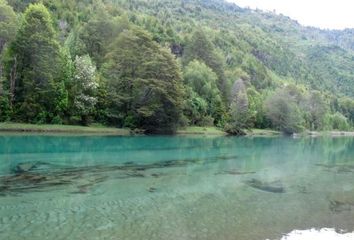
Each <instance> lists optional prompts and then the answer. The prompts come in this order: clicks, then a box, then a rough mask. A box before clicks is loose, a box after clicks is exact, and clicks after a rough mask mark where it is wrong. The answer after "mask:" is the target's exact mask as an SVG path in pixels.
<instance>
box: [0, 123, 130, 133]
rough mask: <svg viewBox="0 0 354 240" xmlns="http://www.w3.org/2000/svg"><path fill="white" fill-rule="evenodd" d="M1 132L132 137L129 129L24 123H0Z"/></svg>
mask: <svg viewBox="0 0 354 240" xmlns="http://www.w3.org/2000/svg"><path fill="white" fill-rule="evenodd" d="M0 132H27V133H32V132H33V133H68V134H108V135H117V136H128V135H131V132H130V130H129V129H120V128H109V127H101V126H89V127H83V126H71V125H37V124H23V123H0Z"/></svg>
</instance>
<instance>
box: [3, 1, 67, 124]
mask: <svg viewBox="0 0 354 240" xmlns="http://www.w3.org/2000/svg"><path fill="white" fill-rule="evenodd" d="M65 66H66V64H65V58H64V57H63V51H62V50H61V48H60V45H59V43H58V42H57V41H56V33H55V31H54V28H53V25H52V19H51V16H50V13H49V12H48V10H47V9H46V7H45V6H43V5H42V4H34V5H30V6H29V7H28V8H27V10H26V11H25V13H24V17H23V22H22V24H21V28H20V29H19V32H18V34H17V36H16V39H15V40H14V42H13V43H12V44H11V47H10V49H9V57H8V60H7V62H6V70H7V78H8V80H9V81H8V89H9V91H10V100H11V104H12V105H13V107H14V112H15V117H14V118H15V119H16V120H21V121H26V122H56V123H59V122H60V121H61V120H60V117H61V115H62V112H63V110H65V108H66V106H67V93H66V90H65V82H64V79H63V78H64V77H65V69H64V68H65Z"/></svg>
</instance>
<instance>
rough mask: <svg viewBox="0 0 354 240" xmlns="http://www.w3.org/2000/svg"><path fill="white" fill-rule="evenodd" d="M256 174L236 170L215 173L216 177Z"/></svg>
mask: <svg viewBox="0 0 354 240" xmlns="http://www.w3.org/2000/svg"><path fill="white" fill-rule="evenodd" d="M255 173H256V172H242V171H238V170H227V171H221V172H218V173H216V175H223V174H225V175H227V174H228V175H248V174H255Z"/></svg>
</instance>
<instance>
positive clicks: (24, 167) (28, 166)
mask: <svg viewBox="0 0 354 240" xmlns="http://www.w3.org/2000/svg"><path fill="white" fill-rule="evenodd" d="M34 168H36V163H31V162H27V163H20V164H18V165H17V166H16V168H15V173H25V172H29V171H31V170H33V169H34Z"/></svg>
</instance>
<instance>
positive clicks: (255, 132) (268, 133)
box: [246, 128, 282, 137]
mask: <svg viewBox="0 0 354 240" xmlns="http://www.w3.org/2000/svg"><path fill="white" fill-rule="evenodd" d="M246 134H247V136H265V137H274V136H280V135H282V133H281V132H279V131H275V130H270V129H256V128H253V129H250V130H246Z"/></svg>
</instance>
